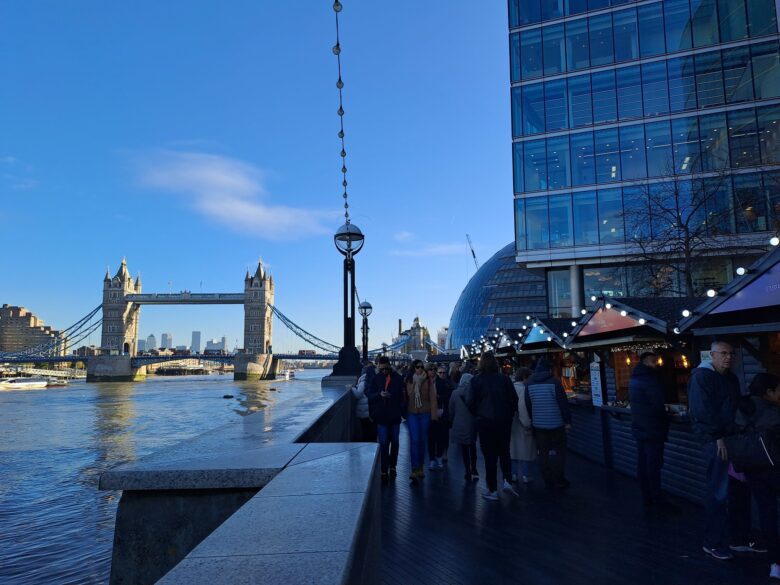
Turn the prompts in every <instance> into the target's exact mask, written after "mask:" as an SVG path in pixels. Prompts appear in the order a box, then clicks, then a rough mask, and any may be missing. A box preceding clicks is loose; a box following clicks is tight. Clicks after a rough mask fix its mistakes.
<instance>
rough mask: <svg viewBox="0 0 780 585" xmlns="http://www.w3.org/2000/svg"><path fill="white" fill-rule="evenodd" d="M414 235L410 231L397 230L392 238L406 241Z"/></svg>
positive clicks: (397, 240)
mask: <svg viewBox="0 0 780 585" xmlns="http://www.w3.org/2000/svg"><path fill="white" fill-rule="evenodd" d="M413 237H414V234H413V233H411V232H398V233H397V234H394V235H393V239H394V240H395V241H396V242H406V241H408V240H411V239H412V238H413Z"/></svg>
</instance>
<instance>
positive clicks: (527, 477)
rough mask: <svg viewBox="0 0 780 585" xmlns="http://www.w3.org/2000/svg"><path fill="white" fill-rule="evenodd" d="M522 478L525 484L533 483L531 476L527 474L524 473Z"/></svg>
mask: <svg viewBox="0 0 780 585" xmlns="http://www.w3.org/2000/svg"><path fill="white" fill-rule="evenodd" d="M522 479H523V483H524V484H526V485H528V484H529V483H533V481H534V478H533V477H529V476H527V475H524V476H523V478H522Z"/></svg>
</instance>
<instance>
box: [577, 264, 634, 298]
mask: <svg viewBox="0 0 780 585" xmlns="http://www.w3.org/2000/svg"><path fill="white" fill-rule="evenodd" d="M625 273H626V269H625V268H624V267H623V266H594V267H587V268H585V269H583V271H582V280H583V288H584V290H585V296H586V297H590V296H591V295H596V296H600V295H604V296H609V297H624V296H626V274H625Z"/></svg>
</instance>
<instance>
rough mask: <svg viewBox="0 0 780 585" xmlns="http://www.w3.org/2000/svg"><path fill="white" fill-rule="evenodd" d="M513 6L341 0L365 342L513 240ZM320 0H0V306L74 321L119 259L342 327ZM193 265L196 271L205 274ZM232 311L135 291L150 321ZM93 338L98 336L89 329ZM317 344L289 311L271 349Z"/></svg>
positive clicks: (228, 328) (184, 284)
mask: <svg viewBox="0 0 780 585" xmlns="http://www.w3.org/2000/svg"><path fill="white" fill-rule="evenodd" d="M506 18H507V17H506V3H505V2H503V1H491V2H480V3H474V2H466V1H460V0H457V1H455V0H448V1H444V0H441V1H429V2H419V3H414V4H409V5H399V4H398V3H395V4H394V3H387V2H365V1H363V2H357V1H354V0H346V1H345V2H344V11H343V12H342V14H341V17H340V20H341V44H342V51H343V52H342V66H343V77H344V82H345V88H344V100H345V104H344V107H345V111H346V115H345V128H346V145H347V152H348V156H347V166H348V167H349V173H348V180H349V192H350V204H351V209H350V211H351V216H352V219H353V222H354V223H355V224H356V225H358V226H359V227H360V228H361V229H362V230H363V231H364V232H365V233H366V245H365V248H364V250H363V251H362V252H361V253H360V254H359V255H358V256H357V284H358V290H359V293H360V296H361V298H364V299H367V300H369V301H370V302H371V303H372V304H373V306H374V314H373V315H372V317H371V333H372V341H371V343H370V345H371V346H372V347H374V346H376V345H378V344H379V343H380V342H381V341H386V340H389V338H390V335H391V333H392V332H393V331H394V330H395V329H396V328H397V320H398V319H399V318H401V319H403V321H404V325H408V324H409V323H410V322H411V320H412V319H413V318H414V317H415V315H419V316H420V318H421V320H422V322H423V323H424V324H426V325H427V326H428V327H429V328H431V329H438V328H439V327H441V326H444V325H447V324H448V322H449V318H450V314H451V312H452V308H453V306H454V304H455V302H456V301H457V298H458V296H459V294H460V292H461V291H462V289H463V287H464V286H465V284H466V282H467V280H468V278H469V277H470V276H471V275H472V274H473V273H474V265H473V262H472V260H471V257H470V253H469V251H468V248H467V244H466V238H465V234H466V233H469V234H470V235H471V238H472V240H473V242H474V246H475V249H476V253H477V256H478V258H479V259H480V261H485V260H487V259H488V257H489V256H491V255H492V254H493V253H494V252H495V251H496V250H498V249H499V248H500V247H502V246H503V245H505V244H506V243H508V242H509V241H511V239H512V229H513V222H512V183H511V147H510V144H511V135H510V110H509V80H508V75H509V73H508V49H507V41H508V39H507V22H506ZM334 42H335V23H334V13H333V11H332V9H331V2H330V1H328V0H322V1H319V2H314V1H306V2H302V3H291V2H257V1H256V0H252V1H248V0H234V1H231V2H215V1H210V2H205V1H200V0H187V1H176V0H170V1H167V2H159V1H147V0H139V1H136V2H132V3H117V2H104V1H98V0H90V1H87V0H77V1H73V2H61V1H44V0H41V1H36V2H4V3H2V4H0V79H2V85H1V86H0V128H2V130H1V131H0V201H2V205H0V226H1V229H0V245H2V250H3V253H2V254H0V302H1V303H9V304H13V305H23V306H25V307H27V308H29V309H31V310H32V311H33V312H35V313H36V314H38V315H39V316H40V317H41V318H43V319H44V320H45V321H46V323H47V324H51V325H53V326H55V327H61V328H62V327H66V326H67V325H69V324H71V323H72V322H74V321H76V320H77V319H78V318H79V317H81V316H82V315H84V314H86V313H87V312H88V311H89V310H90V309H91V308H93V307H94V306H96V305H97V304H99V303H100V299H101V287H102V279H103V276H104V274H105V271H106V267H107V266H110V268H111V271H112V274H113V273H114V272H116V270H117V268H118V265H119V262H120V261H121V259H122V257H127V261H128V265H129V268H130V271H131V272H132V273H133V274H135V273H136V272H139V271H140V273H141V278H142V282H143V287H144V292H168V291H169V290H171V291H173V292H177V291H179V290H183V289H187V290H191V291H193V292H197V291H199V290H203V291H204V292H239V291H240V290H241V289H242V287H243V276H244V273H245V271H246V269H247V267H249V268H250V269H251V270H254V267H255V266H256V264H257V260H258V258H260V257H262V259H263V262H264V263H266V264H268V265H269V267H270V271H271V273H272V274H273V275H274V279H275V281H276V305H277V306H278V307H279V308H280V309H281V310H282V311H283V312H284V313H285V314H287V315H288V316H289V317H290V318H292V319H293V320H294V321H296V322H297V323H299V324H300V325H302V326H304V327H305V328H306V329H308V330H310V331H312V332H313V333H315V334H316V335H318V336H320V337H322V338H324V339H327V340H329V341H332V342H334V343H339V342H340V340H341V335H342V331H341V311H342V309H341V283H342V280H341V261H342V257H341V256H340V255H339V254H338V253H337V252H336V250H335V248H334V247H333V244H332V233H333V232H334V231H335V229H336V228H338V226H339V225H341V223H343V217H342V215H341V213H342V209H341V176H340V168H341V160H340V158H339V151H340V144H339V142H338V138H337V136H336V134H337V131H338V117H337V115H336V110H337V109H338V95H337V90H336V87H335V82H336V79H337V72H336V58H335V56H334V55H333V53H332V51H331V48H332V46H333V44H334ZM201 283H202V284H201ZM242 327H243V325H242V309H241V308H240V307H237V306H226V307H205V308H204V307H159V308H158V307H145V308H144V309H143V310H142V317H141V329H140V333H141V336H142V337H145V336H146V335H148V334H149V333H155V335H157V337H158V340H159V336H160V333H161V332H162V331H170V332H172V333H173V335H174V341H175V343H177V344H181V343H189V337H190V332H191V331H192V330H193V329H198V330H201V331H202V332H203V336H204V338H210V337H221V336H222V335H223V334H224V335H227V337H228V339H229V340H230V343H231V344H232V343H233V342H234V340H236V339H238V340H239V344H241V342H242V336H243V330H242ZM92 342H93V343H99V339H98V338H97V336H95V337H93V339H92ZM300 347H304V346H303V344H302V343H299V342H298V340H297V338H294V337H293V336H292V335H291V334H289V333H287V332H285V331H282V330H281V327H280V326H279V324H278V323H277V326H276V328H275V340H274V348H275V349H276V350H277V351H278V350H292V349H298V348H300Z"/></svg>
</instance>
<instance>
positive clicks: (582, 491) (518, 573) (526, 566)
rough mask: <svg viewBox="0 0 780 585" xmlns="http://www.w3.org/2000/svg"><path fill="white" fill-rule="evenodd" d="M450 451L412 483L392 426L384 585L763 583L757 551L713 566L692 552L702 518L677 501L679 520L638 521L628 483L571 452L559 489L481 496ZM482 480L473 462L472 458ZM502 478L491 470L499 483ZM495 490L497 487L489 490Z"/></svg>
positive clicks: (640, 512) (635, 492)
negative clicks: (445, 463) (393, 471)
mask: <svg viewBox="0 0 780 585" xmlns="http://www.w3.org/2000/svg"><path fill="white" fill-rule="evenodd" d="M457 449H458V448H457V447H456V446H452V447H451V449H450V457H449V467H448V468H447V469H445V470H443V471H437V472H433V471H428V470H427V467H426V477H425V479H424V480H423V482H421V484H420V485H418V486H417V487H410V486H409V482H408V480H407V478H408V475H409V449H408V438H407V433H406V427H405V425H402V428H401V455H400V457H399V462H398V463H399V468H398V472H399V474H398V478H397V479H396V480H395V481H394V483H391V484H390V485H387V486H384V488H383V492H382V506H383V516H382V549H383V553H384V558H383V567H382V571H383V572H382V582H383V583H385V584H386V585H415V584H418V583H419V584H421V585H422V584H425V585H445V584H446V585H456V584H457V585H460V584H462V585H472V584H473V585H476V584H480V585H481V584H483V583H484V584H490V585H500V584H510V583H511V584H515V583H517V584H522V585H536V584H539V585H542V584H544V585H558V584H561V585H563V584H566V585H568V584H586V585H608V584H616V585H618V584H619V585H644V584H648V585H651V584H652V585H678V584H679V585H743V584H744V585H748V584H749V585H755V584H756V583H758V584H765V583H768V582H770V580H769V579H768V576H767V575H768V572H769V564H768V561H766V560H765V558H764V557H766V555H761V557H762V558H761V559H760V560H756V559H754V558H738V559H735V560H734V561H729V562H720V561H716V560H714V559H711V558H709V557H707V556H706V555H704V553H703V552H702V550H701V539H700V527H701V526H702V510H701V509H700V508H698V507H696V506H694V505H692V504H686V503H685V502H680V503H681V505H683V506H684V511H683V513H682V514H681V515H680V516H659V515H654V514H647V513H645V511H644V509H643V507H642V506H641V504H640V503H639V502H640V496H639V488H638V485H637V483H636V481H635V480H633V479H631V478H627V477H625V476H623V475H620V474H618V473H616V472H612V471H609V470H607V469H606V468H604V467H602V466H599V465H596V464H593V463H590V462H588V461H587V460H585V459H582V458H580V457H577V456H573V455H572V456H570V458H569V461H568V471H567V475H568V477H569V479H570V480H571V482H572V486H571V488H570V489H569V490H567V491H566V492H552V493H551V492H547V491H546V490H545V489H544V487H543V485H540V484H541V483H542V482H541V480H540V479H539V478H537V479H536V481H535V483H534V484H532V485H531V487H529V488H527V489H524V488H518V491H519V497H514V496H510V495H508V494H505V493H501V492H500V490H499V492H500V493H501V500H500V501H499V502H487V501H485V500H483V499H482V497H481V496H480V494H481V490H482V488H483V487H484V485H485V484H484V481H482V480H481V481H480V482H479V484H466V482H465V481H464V479H463V465H462V463H461V460H460V453H459V451H458V450H457ZM478 468H479V470H480V473H483V471H482V470H483V469H484V467H483V465H482V459H481V454H480V461H479V464H478ZM500 481H501V479H500V471H499V482H500ZM499 485H500V483H499Z"/></svg>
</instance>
